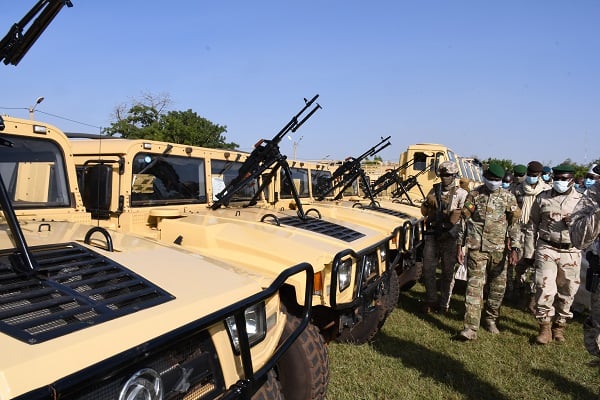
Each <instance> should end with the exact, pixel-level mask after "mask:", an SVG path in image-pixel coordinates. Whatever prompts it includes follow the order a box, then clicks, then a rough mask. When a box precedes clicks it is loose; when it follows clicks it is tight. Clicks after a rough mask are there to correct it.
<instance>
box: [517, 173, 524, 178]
mask: <svg viewBox="0 0 600 400" xmlns="http://www.w3.org/2000/svg"><path fill="white" fill-rule="evenodd" d="M515 176H516V177H517V178H521V177H523V176H525V174H515Z"/></svg>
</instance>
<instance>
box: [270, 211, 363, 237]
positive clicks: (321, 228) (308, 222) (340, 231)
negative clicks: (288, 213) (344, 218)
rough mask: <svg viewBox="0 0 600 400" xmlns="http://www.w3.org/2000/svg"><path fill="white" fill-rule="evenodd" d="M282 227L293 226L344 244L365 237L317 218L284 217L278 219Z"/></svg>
mask: <svg viewBox="0 0 600 400" xmlns="http://www.w3.org/2000/svg"><path fill="white" fill-rule="evenodd" d="M279 223H280V224H283V225H288V226H293V227H294V228H300V229H306V230H308V231H311V232H317V233H320V234H323V235H327V236H331V237H334V238H336V239H340V240H343V241H345V242H352V241H354V240H356V239H359V238H361V237H363V236H365V234H364V233H361V232H357V231H355V230H353V229H350V228H346V227H345V226H341V225H338V224H334V223H333V222H329V221H324V220H322V219H317V218H307V219H305V220H302V219H300V218H297V217H284V218H280V219H279Z"/></svg>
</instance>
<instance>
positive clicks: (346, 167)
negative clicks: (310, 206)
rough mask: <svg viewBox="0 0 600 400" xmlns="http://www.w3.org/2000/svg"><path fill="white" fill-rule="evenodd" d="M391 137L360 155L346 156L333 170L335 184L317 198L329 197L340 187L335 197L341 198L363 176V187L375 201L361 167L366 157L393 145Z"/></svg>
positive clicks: (332, 178) (383, 139) (332, 177)
mask: <svg viewBox="0 0 600 400" xmlns="http://www.w3.org/2000/svg"><path fill="white" fill-rule="evenodd" d="M390 138H391V136H388V137H386V138H383V137H382V138H381V141H380V142H379V143H377V144H376V145H375V146H373V147H371V148H370V149H369V150H367V151H365V152H364V153H363V154H361V155H360V156H358V157H356V158H355V157H348V158H346V160H345V161H344V162H343V163H342V165H340V166H339V167H338V168H337V169H336V170H335V171H334V172H333V174H331V180H332V182H334V183H333V185H331V187H330V188H329V190H327V191H326V192H325V193H322V194H321V195H320V196H319V197H318V198H317V200H323V199H324V198H325V197H327V196H328V195H329V194H330V193H333V191H334V190H336V189H338V188H341V189H340V191H339V193H338V194H337V196H336V197H335V198H336V199H340V198H341V197H342V195H343V193H344V190H346V189H347V188H348V187H349V186H350V185H352V183H353V182H354V181H355V180H356V179H358V178H361V180H362V184H363V187H364V188H365V190H366V191H367V193H368V194H369V197H370V198H371V201H374V200H373V195H372V194H371V189H370V188H371V186H370V185H369V182H368V180H367V177H366V176H365V171H364V170H363V169H362V167H361V162H362V161H363V160H364V159H366V158H367V157H371V156H374V155H375V154H377V153H379V152H380V151H381V150H383V149H385V148H386V147H388V146H390V145H391V143H390Z"/></svg>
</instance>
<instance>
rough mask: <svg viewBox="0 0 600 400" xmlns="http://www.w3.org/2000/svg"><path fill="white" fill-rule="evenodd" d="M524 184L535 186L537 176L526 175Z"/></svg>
mask: <svg viewBox="0 0 600 400" xmlns="http://www.w3.org/2000/svg"><path fill="white" fill-rule="evenodd" d="M525 182H527V183H528V184H530V185H535V184H536V183H538V177H537V176H529V175H527V176H526V177H525Z"/></svg>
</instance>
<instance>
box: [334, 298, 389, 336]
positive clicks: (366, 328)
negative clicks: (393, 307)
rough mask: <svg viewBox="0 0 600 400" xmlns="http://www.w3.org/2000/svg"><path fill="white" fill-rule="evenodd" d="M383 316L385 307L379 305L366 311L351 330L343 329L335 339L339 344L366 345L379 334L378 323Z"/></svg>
mask: <svg viewBox="0 0 600 400" xmlns="http://www.w3.org/2000/svg"><path fill="white" fill-rule="evenodd" d="M383 314H385V306H384V305H383V304H382V303H381V304H378V305H376V306H375V307H373V309H371V310H368V311H366V312H365V313H364V315H363V316H362V320H361V321H360V322H358V323H357V324H356V325H354V326H353V327H352V328H344V329H343V330H342V332H341V333H340V335H339V336H338V337H337V338H336V341H337V342H339V343H351V344H364V343H368V342H370V341H371V340H373V338H374V337H375V335H376V334H377V332H379V327H380V325H381V324H380V321H381V320H382V319H383Z"/></svg>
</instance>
